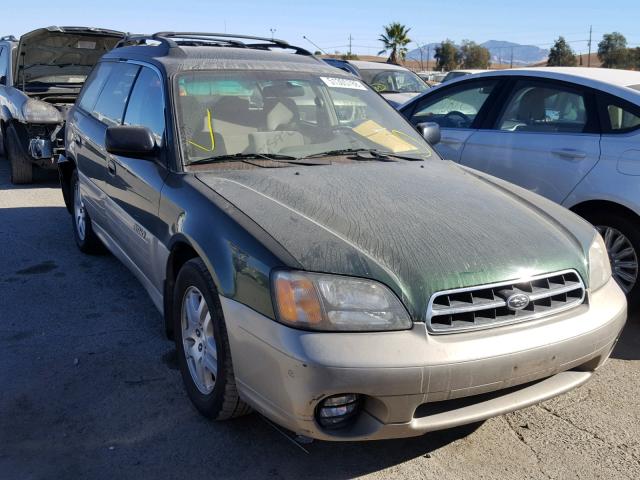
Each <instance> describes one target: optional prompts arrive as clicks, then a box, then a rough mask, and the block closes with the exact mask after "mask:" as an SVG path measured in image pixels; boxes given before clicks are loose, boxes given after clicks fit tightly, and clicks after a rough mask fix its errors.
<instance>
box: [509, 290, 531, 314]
mask: <svg viewBox="0 0 640 480" xmlns="http://www.w3.org/2000/svg"><path fill="white" fill-rule="evenodd" d="M527 305H529V295H526V294H524V293H514V294H513V295H510V296H509V298H507V307H508V308H509V310H513V311H518V310H522V309H523V308H526V307H527Z"/></svg>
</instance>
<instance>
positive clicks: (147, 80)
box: [124, 67, 165, 145]
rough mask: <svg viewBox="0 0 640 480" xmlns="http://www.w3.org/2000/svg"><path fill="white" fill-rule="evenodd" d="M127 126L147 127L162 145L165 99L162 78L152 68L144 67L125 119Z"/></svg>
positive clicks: (132, 93)
mask: <svg viewBox="0 0 640 480" xmlns="http://www.w3.org/2000/svg"><path fill="white" fill-rule="evenodd" d="M124 123H125V124H126V125H140V126H143V127H147V128H148V129H149V130H151V132H153V134H154V136H155V137H156V142H157V143H158V145H160V143H161V141H162V136H163V135H164V125H165V122H164V98H163V96H162V84H161V81H160V77H159V76H158V74H157V73H156V72H154V71H153V70H151V69H150V68H145V67H143V68H142V70H141V71H140V74H139V75H138V78H137V80H136V84H135V86H134V87H133V91H132V92H131V98H130V99H129V104H128V105H127V113H126V115H125V117H124Z"/></svg>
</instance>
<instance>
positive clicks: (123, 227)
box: [107, 66, 167, 291]
mask: <svg viewBox="0 0 640 480" xmlns="http://www.w3.org/2000/svg"><path fill="white" fill-rule="evenodd" d="M123 123H124V124H125V125H137V126H144V127H147V128H149V129H150V130H151V132H153V135H154V137H155V139H156V144H157V145H158V151H159V154H158V156H157V158H154V159H139V158H129V157H124V156H121V155H117V156H116V155H111V154H109V158H108V168H107V172H108V173H107V195H108V197H109V199H110V208H109V210H110V211H111V214H112V225H113V235H114V237H115V239H116V241H117V242H118V244H119V246H120V247H121V248H122V250H123V251H124V253H125V254H126V255H127V256H128V257H129V259H130V260H131V261H132V262H133V263H134V264H135V265H136V266H137V267H138V268H139V269H140V270H141V272H142V273H143V274H144V276H145V277H146V279H147V280H148V281H150V282H151V283H152V284H153V285H154V287H156V289H157V290H158V291H161V287H162V279H163V278H164V265H165V261H164V260H165V257H166V253H167V252H166V249H165V248H164V247H163V246H162V245H161V244H160V243H159V241H158V236H159V233H158V232H159V229H160V224H159V223H158V205H159V202H160V192H161V190H162V185H163V184H164V179H165V177H166V175H167V168H166V163H165V161H166V156H165V155H164V138H165V100H164V93H163V86H162V80H161V76H160V74H159V72H157V71H156V70H155V69H154V68H151V67H147V66H142V67H141V69H140V72H139V74H138V76H137V78H136V81H135V84H134V86H133V89H132V91H131V96H130V98H129V100H128V103H127V106H126V111H125V114H124V121H123Z"/></svg>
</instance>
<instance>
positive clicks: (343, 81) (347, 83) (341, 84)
mask: <svg viewBox="0 0 640 480" xmlns="http://www.w3.org/2000/svg"><path fill="white" fill-rule="evenodd" d="M320 79H321V80H322V81H323V82H324V83H325V84H326V85H327V86H328V87H331V88H349V89H351V90H366V89H367V87H365V86H364V85H363V84H362V82H361V81H360V80H355V79H351V78H336V77H320Z"/></svg>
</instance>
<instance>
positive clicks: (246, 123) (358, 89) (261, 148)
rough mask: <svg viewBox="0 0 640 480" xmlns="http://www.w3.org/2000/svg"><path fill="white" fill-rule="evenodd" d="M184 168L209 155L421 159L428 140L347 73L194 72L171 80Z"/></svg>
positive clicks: (428, 152) (425, 153)
mask: <svg viewBox="0 0 640 480" xmlns="http://www.w3.org/2000/svg"><path fill="white" fill-rule="evenodd" d="M176 82H177V85H176V95H177V99H176V104H177V114H178V115H177V117H178V129H179V135H180V141H181V146H182V152H183V157H184V163H185V164H186V165H189V164H192V163H194V162H200V163H202V161H203V160H206V159H215V158H216V157H225V158H229V156H230V155H236V156H237V157H238V159H239V160H241V159H242V157H243V156H250V155H265V156H270V157H273V156H276V155H277V156H286V157H287V158H291V159H302V158H306V157H309V156H319V155H322V154H324V153H327V152H338V151H344V150H349V151H356V150H374V151H376V153H389V154H396V155H400V154H402V155H404V156H406V157H411V158H413V159H417V160H421V159H425V158H428V157H430V156H431V155H432V151H431V149H430V147H429V145H428V144H427V143H426V142H425V141H424V139H423V138H422V137H421V136H420V135H419V134H418V133H417V132H416V131H415V130H414V129H413V128H412V127H411V126H410V125H409V124H408V123H407V122H406V120H404V118H403V117H401V116H400V114H398V113H397V112H396V111H395V110H394V109H393V108H392V107H391V106H390V105H388V104H387V102H386V101H385V100H384V99H382V98H380V97H379V96H378V95H376V94H375V92H373V91H372V90H370V89H369V88H367V87H366V86H365V85H364V84H363V83H362V82H361V81H360V80H358V79H356V78H353V77H340V76H332V75H331V74H328V75H326V76H318V75H317V74H309V73H299V72H294V71H283V72H276V71H232V72H229V71H225V72H212V71H197V72H189V73H182V74H179V75H178V76H177V77H176Z"/></svg>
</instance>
